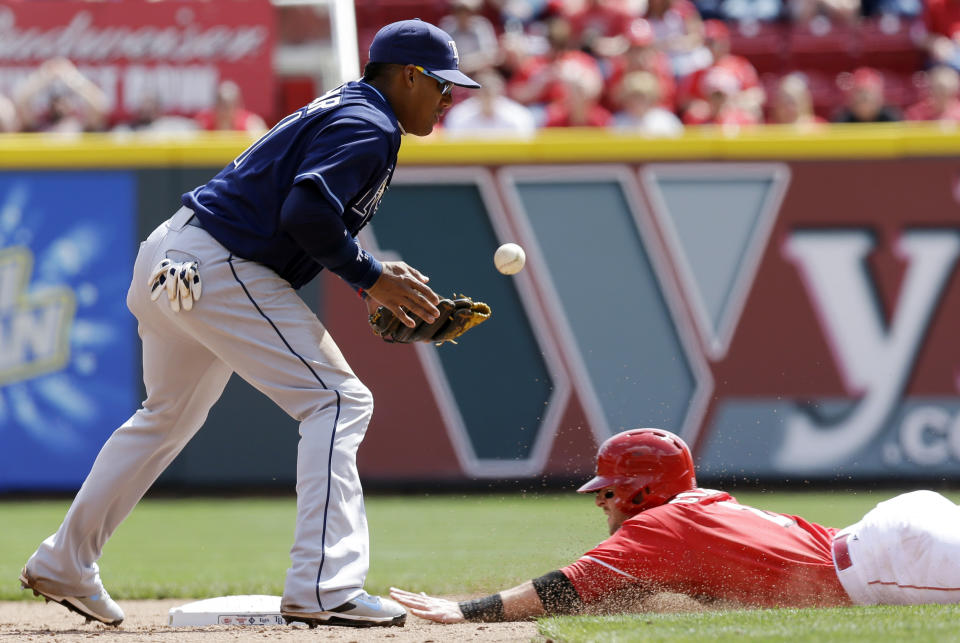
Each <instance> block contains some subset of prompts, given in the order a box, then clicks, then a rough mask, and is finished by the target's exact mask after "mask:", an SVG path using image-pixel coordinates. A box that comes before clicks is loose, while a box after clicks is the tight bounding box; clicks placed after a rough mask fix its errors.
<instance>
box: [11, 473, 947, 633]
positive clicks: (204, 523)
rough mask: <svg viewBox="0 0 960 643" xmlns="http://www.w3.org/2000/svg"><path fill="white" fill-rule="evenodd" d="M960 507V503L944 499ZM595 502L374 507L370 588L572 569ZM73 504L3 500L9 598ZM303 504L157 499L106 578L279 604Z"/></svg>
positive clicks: (839, 616) (852, 629)
mask: <svg viewBox="0 0 960 643" xmlns="http://www.w3.org/2000/svg"><path fill="white" fill-rule="evenodd" d="M893 495H895V492H892V491H883V492H873V493H870V492H858V493H840V492H837V493H810V492H782V491H778V492H770V493H757V492H750V493H747V492H743V493H737V494H736V496H737V498H738V499H739V500H740V501H741V502H743V503H747V504H751V505H753V506H756V507H760V508H762V509H770V510H773V511H781V512H784V513H793V514H797V515H801V516H803V517H805V518H807V519H809V520H813V521H815V522H819V523H821V524H824V525H829V526H835V527H843V526H846V525H848V524H851V523H853V522H855V521H857V520H858V519H859V518H860V517H861V516H862V515H863V514H864V513H866V512H867V511H868V510H869V509H871V508H872V507H873V506H874V505H875V504H876V503H877V502H879V501H880V500H883V499H885V498H888V497H891V496H893ZM946 495H948V497H950V498H951V499H953V500H954V501H958V500H960V494H957V493H954V494H946ZM592 500H593V499H592V497H589V496H581V495H578V494H574V493H565V494H543V495H521V494H516V495H488V496H476V495H469V496H459V495H442V496H417V497H369V498H368V499H367V515H368V518H369V522H370V536H371V537H370V540H371V561H370V562H371V565H370V575H369V577H368V580H367V589H368V590H369V591H371V592H373V593H384V592H386V590H387V588H388V587H389V586H390V585H396V586H399V587H403V588H406V589H411V590H416V591H427V592H431V593H436V594H483V593H490V592H495V591H497V590H500V589H504V588H506V587H512V586H513V585H516V584H518V583H521V582H523V581H525V580H527V579H530V578H533V577H536V576H539V575H541V574H543V573H545V572H548V571H550V570H553V569H557V568H558V567H561V566H563V565H566V564H568V563H570V562H572V561H573V560H575V559H576V558H577V557H579V556H580V554H582V553H584V552H585V551H587V550H588V549H590V548H592V547H593V546H594V545H595V544H597V543H598V542H600V541H601V540H603V539H604V538H605V537H606V522H605V520H604V518H603V515H602V514H601V513H600V511H599V510H598V509H597V508H596V507H594V506H593V502H592ZM68 506H69V503H68V502H64V501H33V502H0V600H10V599H20V598H23V599H25V598H31V596H28V594H27V593H26V592H23V591H21V590H20V589H19V584H18V583H17V582H16V577H17V573H18V572H19V570H20V567H21V566H22V565H23V562H24V561H25V560H26V559H27V557H28V556H29V555H30V553H31V552H32V551H33V550H34V549H35V548H36V546H37V545H38V544H39V543H40V541H41V540H43V538H45V537H46V536H48V535H49V534H51V533H53V532H54V531H55V530H56V528H57V526H58V525H59V523H60V521H61V519H62V518H63V515H64V513H65V512H66V510H67V507H68ZM295 511H296V508H295V501H294V499H293V498H279V499H269V498H266V499H265V498H253V499H243V498H231V499H178V500H152V499H148V500H145V501H143V502H141V503H140V505H139V506H138V507H137V508H136V510H134V512H133V514H132V515H131V516H130V517H129V518H128V519H127V520H126V522H124V523H123V524H122V525H121V526H120V528H119V529H118V530H117V532H116V534H114V536H113V538H112V539H111V540H110V542H109V543H108V544H107V547H106V550H105V551H104V556H103V559H102V560H101V561H100V564H101V572H102V575H103V578H104V581H105V583H106V584H107V587H108V589H109V590H110V591H111V593H112V594H113V595H114V596H115V597H117V598H119V599H120V600H123V599H133V598H167V597H177V598H193V597H208V596H216V595H223V594H280V593H281V592H282V589H283V580H284V575H285V572H286V569H287V567H288V565H289V559H288V551H289V548H290V545H291V543H292V540H293V529H294V522H295ZM958 616H960V608H958V607H956V606H949V607H937V606H927V607H916V608H913V607H911V608H901V607H885V608H848V609H843V610H759V611H748V612H725V613H704V614H679V615H668V614H651V615H640V616H623V617H565V618H556V619H545V620H543V621H542V622H541V625H540V627H541V631H542V633H543V635H544V636H545V637H548V638H552V639H555V640H558V641H561V640H562V641H571V642H573V641H641V640H642V641H694V640H697V641H703V640H717V641H727V640H740V639H752V640H771V641H777V640H788V639H789V640H790V641H795V642H802V641H829V640H841V641H877V640H897V639H899V640H903V639H910V640H911V641H913V642H915V643H919V642H922V641H928V640H929V641H947V640H958V641H960V635H956V634H954V632H960V627H958V622H960V619H958Z"/></svg>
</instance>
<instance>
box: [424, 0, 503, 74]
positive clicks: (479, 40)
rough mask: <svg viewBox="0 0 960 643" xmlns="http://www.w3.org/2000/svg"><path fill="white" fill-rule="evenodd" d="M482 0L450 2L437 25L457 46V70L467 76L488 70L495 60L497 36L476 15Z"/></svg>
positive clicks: (453, 0) (485, 21)
mask: <svg viewBox="0 0 960 643" xmlns="http://www.w3.org/2000/svg"><path fill="white" fill-rule="evenodd" d="M482 6H483V0H450V12H451V13H450V15H448V16H444V17H443V18H441V19H440V22H439V23H438V26H439V27H440V28H441V29H443V30H444V31H446V32H447V33H448V34H450V36H451V37H452V38H453V40H454V42H456V43H457V52H458V53H459V54H460V70H461V71H463V72H464V73H467V74H470V73H473V72H475V71H478V70H480V69H483V68H485V67H489V66H490V65H491V64H493V62H494V61H495V60H496V57H497V33H496V31H494V29H493V25H491V24H490V21H489V20H487V19H486V18H484V17H483V16H481V15H480V14H479V13H478V12H479V11H480V8H481V7H482Z"/></svg>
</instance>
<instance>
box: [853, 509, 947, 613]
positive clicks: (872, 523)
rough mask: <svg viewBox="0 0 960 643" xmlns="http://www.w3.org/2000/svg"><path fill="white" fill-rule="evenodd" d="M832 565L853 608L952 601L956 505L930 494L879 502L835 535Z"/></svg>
mask: <svg viewBox="0 0 960 643" xmlns="http://www.w3.org/2000/svg"><path fill="white" fill-rule="evenodd" d="M838 539H840V540H845V545H846V546H845V547H844V548H842V549H841V550H840V552H839V553H841V554H842V555H841V556H838V555H837V554H838V548H837V546H836V544H837V543H836V540H838ZM834 564H835V565H836V566H837V575H838V576H839V577H840V582H841V583H842V584H843V588H844V589H845V590H846V591H847V594H849V595H850V598H851V600H853V602H854V603H855V604H857V605H920V604H926V603H958V602H960V507H958V506H957V505H955V504H953V503H952V502H950V501H949V500H948V499H946V498H944V497H943V496H941V495H940V494H938V493H935V492H933V491H913V492H910V493H905V494H903V495H900V496H897V497H895V498H892V499H890V500H886V501H884V502H881V503H880V504H878V505H877V506H876V507H875V508H874V509H872V510H870V512H869V513H867V515H866V516H864V517H863V520H861V521H860V522H858V523H856V524H854V525H851V526H850V527H847V528H846V529H843V530H841V531H840V532H839V533H838V534H837V539H835V543H834Z"/></svg>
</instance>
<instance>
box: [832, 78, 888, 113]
mask: <svg viewBox="0 0 960 643" xmlns="http://www.w3.org/2000/svg"><path fill="white" fill-rule="evenodd" d="M837 84H838V85H839V86H840V88H841V89H842V90H843V91H844V94H845V96H846V104H845V105H844V106H843V107H842V108H841V109H840V111H838V112H837V114H836V115H835V116H834V117H833V121H834V122H835V123H887V122H892V121H899V120H900V112H899V111H898V110H897V109H896V108H895V107H893V106H891V105H887V104H886V100H885V98H884V94H883V90H884V87H883V85H884V83H883V75H882V74H881V73H880V72H878V71H877V70H876V69H872V68H870V67H860V68H858V69H856V70H854V71H853V73H850V72H842V73H841V74H840V75H839V76H838V77H837Z"/></svg>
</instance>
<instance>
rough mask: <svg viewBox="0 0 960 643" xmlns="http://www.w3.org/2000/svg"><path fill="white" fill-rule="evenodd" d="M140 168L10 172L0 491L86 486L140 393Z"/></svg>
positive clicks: (1, 240)
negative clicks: (135, 269) (135, 283)
mask: <svg viewBox="0 0 960 643" xmlns="http://www.w3.org/2000/svg"><path fill="white" fill-rule="evenodd" d="M135 215H136V212H135V178H134V175H133V173H131V172H103V171H97V172H50V171H45V172H5V173H0V491H9V490H16V489H34V490H37V489H72V488H77V487H78V486H79V484H80V483H81V482H82V481H83V478H84V476H85V475H86V473H87V471H88V470H89V469H90V465H91V464H92V463H93V460H94V458H95V457H96V455H97V452H98V451H99V450H100V447H101V446H102V445H103V443H104V441H105V440H106V439H107V437H108V436H109V435H110V433H112V432H113V430H114V429H115V428H116V427H117V426H118V425H119V424H120V423H122V422H123V421H124V420H126V418H127V417H129V415H130V414H131V413H132V412H133V410H134V408H135V407H134V405H135V404H136V396H137V369H136V351H137V350H138V346H137V335H136V325H135V324H136V322H135V320H134V318H133V316H132V315H131V314H130V313H129V312H128V311H127V309H126V304H125V300H126V293H127V288H128V286H129V282H130V273H131V269H132V266H133V260H134V256H135V252H134V251H135V249H136V244H135V234H136V231H135V225H136V219H135Z"/></svg>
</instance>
